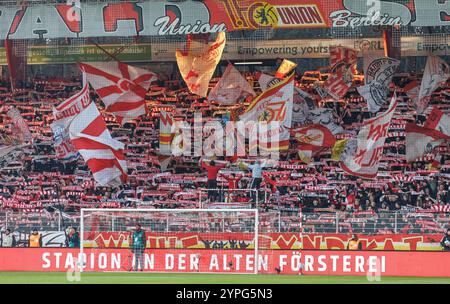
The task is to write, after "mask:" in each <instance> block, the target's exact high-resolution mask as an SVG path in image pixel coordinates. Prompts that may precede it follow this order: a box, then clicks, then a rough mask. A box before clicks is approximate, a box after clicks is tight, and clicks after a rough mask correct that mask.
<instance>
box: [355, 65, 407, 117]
mask: <svg viewBox="0 0 450 304" xmlns="http://www.w3.org/2000/svg"><path fill="white" fill-rule="evenodd" d="M399 65H400V60H397V59H393V58H389V57H382V58H376V59H374V60H372V61H371V62H370V63H369V64H368V65H367V70H365V71H364V74H365V77H366V85H364V86H361V87H358V88H356V89H357V90H358V92H359V94H361V96H362V97H364V99H365V100H366V101H367V106H368V108H369V111H370V112H372V113H375V112H378V111H379V110H380V108H381V106H382V105H383V104H384V103H385V102H386V98H387V97H388V94H389V87H390V84H391V81H392V77H393V76H394V73H395V71H396V70H397V67H398V66H399Z"/></svg>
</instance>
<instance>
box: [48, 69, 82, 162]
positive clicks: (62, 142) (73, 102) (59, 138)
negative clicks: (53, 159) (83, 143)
mask: <svg viewBox="0 0 450 304" xmlns="http://www.w3.org/2000/svg"><path fill="white" fill-rule="evenodd" d="M83 83H84V85H83V88H82V89H81V91H80V92H78V93H77V94H75V95H74V96H72V97H70V98H68V99H66V100H64V101H63V102H62V103H61V104H59V105H58V106H57V107H55V108H54V109H53V116H54V118H55V120H54V122H53V123H52V124H50V128H51V129H52V132H53V139H54V141H55V151H56V156H57V157H58V158H60V159H64V160H68V159H72V158H74V157H76V155H77V151H76V149H75V148H74V147H73V145H72V143H71V142H70V136H69V126H70V123H71V122H72V120H73V119H74V118H75V116H76V115H78V114H79V113H80V112H81V111H83V110H84V109H85V108H86V107H87V106H89V104H90V103H91V99H90V97H89V85H88V83H87V81H86V77H85V74H84V73H83Z"/></svg>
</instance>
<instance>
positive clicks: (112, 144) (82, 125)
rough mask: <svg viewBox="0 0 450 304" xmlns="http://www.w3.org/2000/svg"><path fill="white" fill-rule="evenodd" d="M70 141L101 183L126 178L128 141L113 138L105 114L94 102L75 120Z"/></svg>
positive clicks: (72, 124) (104, 184)
mask: <svg viewBox="0 0 450 304" xmlns="http://www.w3.org/2000/svg"><path fill="white" fill-rule="evenodd" d="M69 134H70V140H71V142H72V144H73V146H74V147H75V149H77V151H78V152H79V153H80V154H81V156H83V158H84V160H85V161H86V164H87V165H88V167H89V169H90V170H91V171H92V174H93V176H94V179H95V180H96V181H97V183H98V184H100V186H103V187H104V186H113V187H115V186H119V185H120V184H121V183H122V182H124V181H125V180H126V177H127V165H126V160H125V155H124V153H123V149H124V144H123V143H121V142H120V141H117V140H115V139H113V138H112V137H111V134H110V133H109V130H108V128H107V127H106V123H105V121H104V120H103V116H102V115H101V114H100V112H99V111H98V109H97V107H96V105H95V103H93V102H91V103H90V104H89V106H87V107H86V108H85V109H84V110H83V111H81V112H80V114H78V115H77V116H75V118H74V119H73V120H72V123H71V124H70V127H69Z"/></svg>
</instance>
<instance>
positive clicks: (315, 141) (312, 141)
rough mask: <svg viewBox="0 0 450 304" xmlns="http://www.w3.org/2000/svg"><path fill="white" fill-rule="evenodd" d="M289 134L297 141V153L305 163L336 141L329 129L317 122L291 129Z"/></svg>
mask: <svg viewBox="0 0 450 304" xmlns="http://www.w3.org/2000/svg"><path fill="white" fill-rule="evenodd" d="M291 135H292V136H293V138H295V139H296V140H297V141H298V145H297V149H298V155H299V157H300V159H301V160H302V161H303V162H305V163H310V162H311V160H312V157H314V156H315V155H316V154H317V153H319V152H320V151H322V150H324V149H326V148H330V147H332V146H333V145H334V144H335V142H336V138H335V137H334V136H333V134H332V133H331V132H330V130H328V128H326V127H325V126H323V125H319V124H314V125H310V126H307V127H303V128H298V129H294V130H291Z"/></svg>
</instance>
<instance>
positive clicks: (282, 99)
mask: <svg viewBox="0 0 450 304" xmlns="http://www.w3.org/2000/svg"><path fill="white" fill-rule="evenodd" d="M293 99H294V75H291V76H290V77H288V78H286V79H284V80H282V81H281V82H279V83H278V84H276V85H274V86H272V87H270V88H269V89H268V90H267V91H264V92H263V93H262V94H261V95H259V96H258V97H256V98H255V99H254V100H253V102H252V104H251V105H250V106H249V107H248V108H247V109H246V111H245V113H244V114H242V115H241V116H240V120H241V121H243V122H254V123H262V122H265V123H267V127H268V129H267V130H265V131H266V132H264V134H262V133H261V134H260V133H257V134H258V141H259V146H260V148H263V149H264V150H286V149H288V147H289V137H290V133H289V129H290V128H291V124H292V107H293ZM272 122H277V123H278V126H275V125H276V124H273V125H271V123H272ZM272 126H273V128H272ZM255 127H258V124H255ZM259 131H260V132H261V129H260V130H259ZM250 132H252V131H250ZM269 146H270V147H276V148H274V149H271V148H269ZM250 148H253V146H252V143H250Z"/></svg>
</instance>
